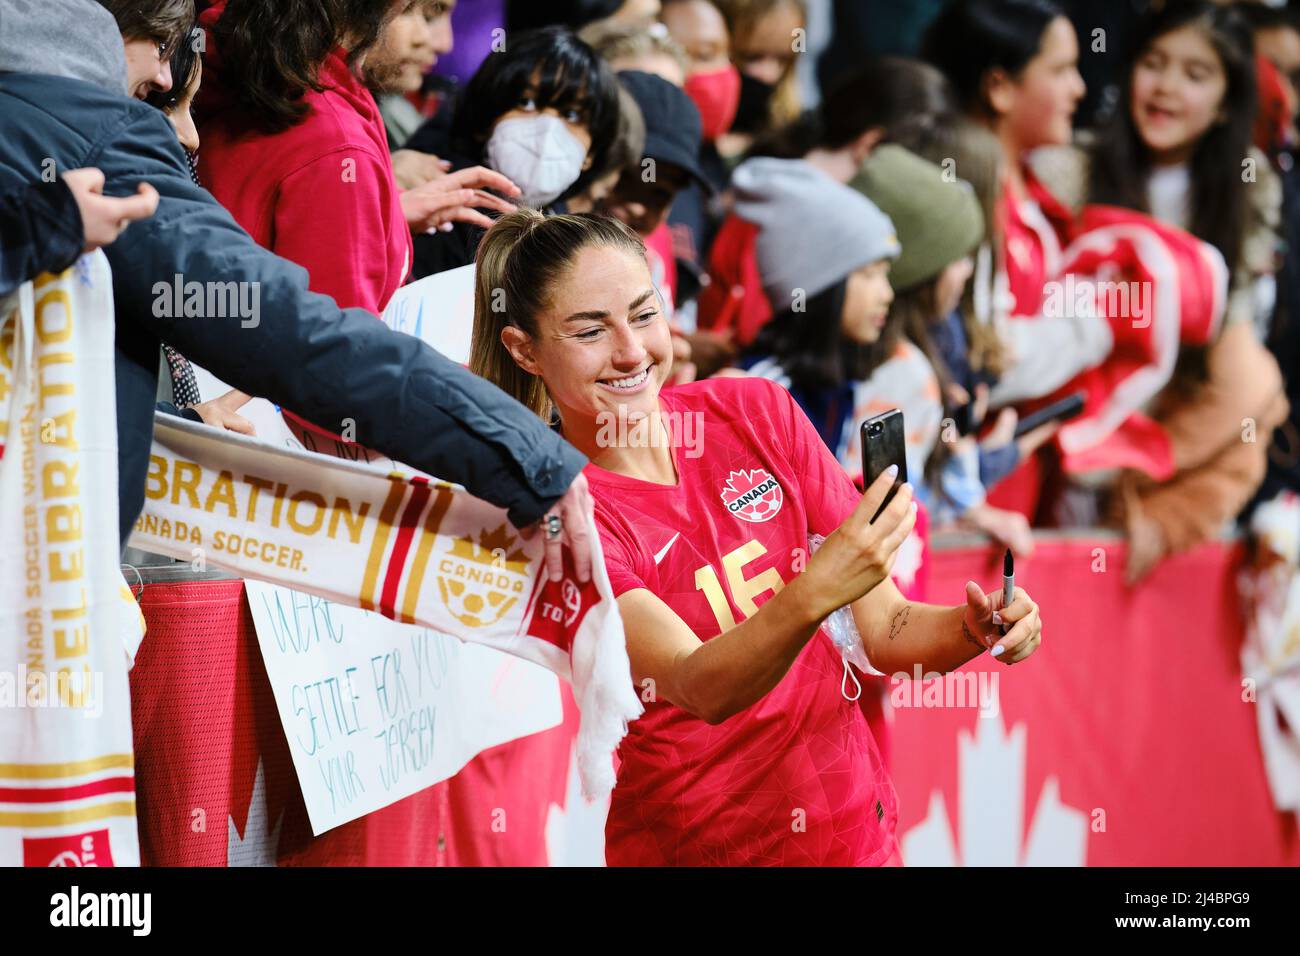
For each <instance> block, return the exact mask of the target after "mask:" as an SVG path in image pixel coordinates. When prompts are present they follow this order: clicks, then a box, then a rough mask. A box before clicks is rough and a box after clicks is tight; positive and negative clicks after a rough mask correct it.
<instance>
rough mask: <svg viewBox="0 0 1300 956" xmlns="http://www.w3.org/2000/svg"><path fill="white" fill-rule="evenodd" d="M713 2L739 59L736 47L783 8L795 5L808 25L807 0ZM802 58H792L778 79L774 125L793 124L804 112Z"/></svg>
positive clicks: (772, 115) (771, 106)
mask: <svg viewBox="0 0 1300 956" xmlns="http://www.w3.org/2000/svg"><path fill="white" fill-rule="evenodd" d="M713 5H714V6H715V7H717V8H718V9H719V10H720V11H721V12H722V17H723V19H724V20H726V21H727V32H729V33H730V34H731V57H732V60H735V59H736V48H737V47H738V46H740V45H741V43H742V42H743V40H742V38H745V39H747V38H748V37H749V35H750V34H751V33H753V31H754V28H755V27H756V26H757V25H758V21H759V20H761V19H762V18H763V17H765V16H767V15H768V14H770V13H771V12H772V11H773V10H777V9H780V8H781V7H793V8H794V10H795V11H796V12H797V13H798V14H799V19H800V20H802V21H803V27H804V29H805V30H807V27H808V6H807V4H806V3H805V2H804V0H713ZM797 63H798V60H797V59H794V60H791V61H790V65H789V66H788V67H786V71H785V75H784V76H782V77H781V79H780V80H779V81H777V84H776V89H775V90H773V92H772V100H771V102H770V103H769V105H768V119H769V122H770V124H771V126H772V128H774V129H775V128H778V127H781V126H785V125H786V124H787V123H793V122H794V121H795V120H796V119H798V118H799V116H800V114H801V113H802V112H803V103H802V101H801V100H800V98H799V77H798V72H799V71H798V67H797Z"/></svg>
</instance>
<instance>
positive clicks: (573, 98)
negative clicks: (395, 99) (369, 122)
mask: <svg viewBox="0 0 1300 956" xmlns="http://www.w3.org/2000/svg"><path fill="white" fill-rule="evenodd" d="M449 109H450V120H449V121H448V120H447V118H446V117H444V116H442V115H439V116H437V117H435V118H434V119H433V120H431V121H430V122H428V123H426V124H425V125H424V126H422V127H421V128H420V129H419V130H418V131H417V132H416V134H415V135H414V136H412V137H411V139H410V140H409V141H408V142H407V144H406V145H407V148H408V149H415V150H419V151H421V152H426V153H434V154H436V155H438V156H441V157H443V158H444V159H447V160H450V161H451V164H452V168H453V169H463V168H467V167H472V166H475V165H480V164H481V165H482V166H485V167H487V168H489V169H492V170H495V171H496V172H498V173H500V174H501V175H503V176H505V177H507V178H508V179H510V181H511V182H513V183H514V184H515V185H516V186H517V187H518V188H519V190H520V193H519V196H518V198H519V201H520V202H522V203H523V204H525V205H528V206H532V207H535V208H541V209H545V208H550V207H552V206H553V205H554V204H555V203H556V202H557V201H558V200H562V199H565V198H567V197H569V196H572V195H577V194H578V193H581V192H583V191H584V190H585V189H586V188H587V186H588V185H589V184H590V183H591V182H592V180H593V179H594V178H596V177H597V176H599V175H601V174H603V173H605V172H606V171H607V170H606V165H607V158H608V155H609V151H610V149H611V147H612V146H613V145H614V142H615V140H616V139H617V137H618V126H619V120H618V113H619V96H618V81H617V80H616V79H615V77H614V74H613V72H612V71H611V70H610V69H609V67H608V66H607V65H606V64H605V61H604V60H602V59H601V58H600V56H599V55H597V53H596V51H595V50H593V49H592V48H591V47H590V46H588V45H587V44H586V43H584V42H583V41H582V40H580V39H579V38H578V37H577V36H575V35H574V34H573V33H571V32H569V31H568V30H567V29H565V28H563V27H547V28H545V29H541V30H533V31H529V32H526V33H521V34H519V35H517V36H516V35H513V34H512V35H511V37H510V41H509V43H508V44H507V45H506V47H505V49H504V50H503V51H501V52H499V53H493V54H491V55H490V56H489V57H488V58H487V59H486V60H485V61H484V62H483V65H482V66H480V67H479V69H478V72H476V73H475V74H474V76H473V77H472V78H471V79H470V81H469V83H468V84H466V86H465V89H464V90H463V91H462V92H461V93H460V94H459V95H458V96H457V98H456V100H455V101H454V102H453V103H452V104H450V106H449ZM448 122H449V125H448ZM487 225H489V223H488V222H473V223H466V224H464V225H457V226H455V227H453V228H452V229H450V230H449V231H447V232H445V233H440V234H431V235H424V236H418V237H417V238H416V242H415V275H416V277H417V278H420V277H423V276H426V275H431V274H433V273H435V272H443V271H445V270H447V269H454V268H458V267H460V266H465V265H469V263H471V262H473V261H474V250H475V248H476V247H477V246H478V241H479V239H480V238H481V236H482V235H483V227H486V226H487Z"/></svg>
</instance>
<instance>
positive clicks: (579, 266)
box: [501, 245, 673, 430]
mask: <svg viewBox="0 0 1300 956" xmlns="http://www.w3.org/2000/svg"><path fill="white" fill-rule="evenodd" d="M536 323H537V326H536V327H537V335H536V336H535V337H534V336H529V335H528V334H527V333H526V332H524V331H523V330H522V329H518V328H515V327H513V326H509V327H507V328H505V329H503V330H502V332H501V341H502V343H503V344H504V345H505V346H506V348H507V349H509V351H510V354H511V355H512V356H513V357H514V360H515V362H516V363H518V365H519V366H520V367H521V368H522V369H523V370H524V371H526V372H528V373H530V374H532V375H539V376H541V378H542V380H543V381H544V382H545V383H546V389H547V391H548V392H549V393H550V395H551V399H552V401H554V402H555V406H556V408H557V409H559V412H560V418H561V420H562V421H563V422H564V423H565V427H566V429H568V428H569V427H571V426H576V427H577V428H578V430H582V425H581V424H580V423H584V422H585V423H588V424H590V423H594V422H596V421H597V419H598V416H601V415H602V414H615V415H616V414H618V410H619V408H620V406H622V407H623V408H624V409H625V413H626V414H635V413H645V414H650V413H652V412H654V411H655V409H656V408H657V407H658V397H659V389H660V388H661V387H662V386H663V383H664V381H665V380H666V379H667V378H668V373H669V371H670V370H671V366H672V359H673V349H672V339H671V336H670V334H669V331H668V321H667V319H666V318H665V317H664V315H663V311H662V309H661V308H660V305H659V299H658V296H657V295H656V294H655V291H654V286H653V285H652V284H651V282H650V270H649V269H648V268H647V267H646V263H645V259H644V258H641V257H639V256H636V255H633V254H632V253H630V252H627V251H625V250H623V249H619V248H615V247H613V246H609V245H590V246H587V247H585V248H583V249H582V250H580V251H579V252H578V254H577V255H576V256H575V257H574V260H573V265H572V266H570V268H569V269H568V271H567V273H566V274H565V275H564V276H563V277H562V278H561V279H560V280H559V281H558V282H556V283H555V285H554V288H553V289H552V291H551V296H550V301H549V303H548V304H547V307H546V308H545V309H544V310H543V312H542V313H541V314H540V315H538V316H537V317H536Z"/></svg>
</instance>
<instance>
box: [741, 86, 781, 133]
mask: <svg viewBox="0 0 1300 956" xmlns="http://www.w3.org/2000/svg"><path fill="white" fill-rule="evenodd" d="M775 92H776V86H775V85H774V84H772V83H764V82H763V81H762V80H756V79H754V78H753V77H752V76H750V75H749V74H748V73H744V72H742V73H741V74H740V105H739V106H737V107H736V119H735V121H734V122H733V123H732V124H731V131H732V132H733V133H757V132H758V131H759V130H761V129H763V128H764V127H766V126H767V123H768V107H769V105H770V104H771V102H772V94H773V93H775Z"/></svg>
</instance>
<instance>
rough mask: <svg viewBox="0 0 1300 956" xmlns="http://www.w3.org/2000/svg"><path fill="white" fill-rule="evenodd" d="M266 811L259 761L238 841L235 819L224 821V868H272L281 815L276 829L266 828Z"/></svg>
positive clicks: (263, 775)
mask: <svg viewBox="0 0 1300 956" xmlns="http://www.w3.org/2000/svg"><path fill="white" fill-rule="evenodd" d="M269 816H270V813H269V812H268V811H267V808H266V773H265V771H264V770H263V769H262V758H261V757H258V758H257V776H255V777H254V778H253V793H252V795H251V796H250V797H249V799H248V817H247V820H246V822H245V823H244V836H243V838H242V839H241V838H240V836H239V831H238V830H236V829H235V820H234V817H227V818H226V823H227V827H228V832H227V835H226V866H275V865H276V862H275V861H276V857H277V855H278V853H279V848H280V824H282V823H283V822H284V811H283V810H282V811H280V816H279V817H277V818H276V821H275V826H274V827H273V828H268V826H267V823H268V820H267V818H268V817H269Z"/></svg>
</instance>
